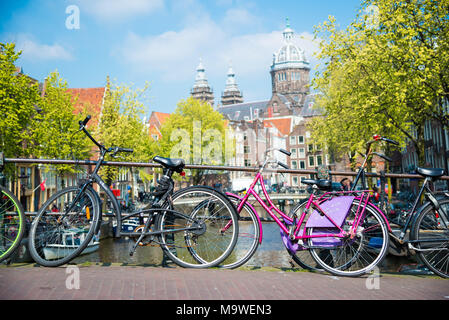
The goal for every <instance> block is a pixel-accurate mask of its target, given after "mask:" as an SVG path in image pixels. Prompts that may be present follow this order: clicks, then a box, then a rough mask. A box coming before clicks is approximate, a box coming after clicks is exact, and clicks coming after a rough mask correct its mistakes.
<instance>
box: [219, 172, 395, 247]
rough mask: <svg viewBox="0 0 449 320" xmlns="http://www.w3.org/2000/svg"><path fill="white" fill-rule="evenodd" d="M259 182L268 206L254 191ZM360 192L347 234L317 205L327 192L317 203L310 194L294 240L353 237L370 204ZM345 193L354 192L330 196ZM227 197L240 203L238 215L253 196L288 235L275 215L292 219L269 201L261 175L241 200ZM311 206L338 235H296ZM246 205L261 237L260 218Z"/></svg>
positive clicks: (232, 195) (285, 228) (235, 196)
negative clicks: (357, 204)
mask: <svg viewBox="0 0 449 320" xmlns="http://www.w3.org/2000/svg"><path fill="white" fill-rule="evenodd" d="M259 181H260V185H261V187H262V192H263V194H264V196H265V198H266V200H267V202H268V204H269V206H268V205H266V204H265V202H264V201H263V199H262V198H261V197H260V196H259V194H258V193H257V192H256V191H255V190H254V187H255V186H256V184H257V182H259ZM360 192H361V193H362V195H361V197H356V199H358V200H359V206H358V208H357V212H356V215H355V217H356V221H354V223H353V225H352V226H351V229H350V231H349V232H346V231H344V230H343V229H342V228H341V227H340V226H339V225H338V224H337V223H336V222H335V221H334V220H333V219H332V218H331V217H329V215H327V214H326V212H324V211H323V210H322V209H321V207H320V206H319V203H321V202H322V201H324V200H325V197H326V196H327V195H329V194H330V193H329V192H328V193H325V194H324V195H322V196H321V197H320V198H318V199H317V202H315V201H314V199H316V198H315V197H314V195H313V194H312V195H311V196H310V197H309V200H308V202H307V204H306V207H305V210H304V212H303V213H302V215H301V217H300V218H299V221H298V223H297V225H296V228H295V231H294V235H295V240H299V239H309V238H329V237H334V238H343V237H345V236H347V235H348V234H349V235H351V236H354V235H355V232H356V230H357V227H358V225H359V223H360V221H361V219H362V217H363V213H364V212H365V209H366V207H367V205H368V203H370V202H369V198H370V194H369V191H368V190H367V191H360ZM345 193H347V194H354V191H342V192H337V193H335V192H333V193H332V194H333V195H335V194H345ZM227 195H229V196H231V197H234V198H237V199H240V202H239V204H238V206H237V212H239V213H240V212H241V210H242V208H243V206H244V205H245V203H247V201H248V198H249V197H250V196H251V195H252V196H254V198H256V200H257V201H258V202H259V203H260V205H261V206H262V207H263V208H264V209H265V211H267V212H268V214H269V215H270V216H271V217H272V218H273V219H274V221H275V222H276V223H277V224H278V225H279V227H280V228H281V229H282V230H283V231H284V232H285V233H286V234H289V232H290V231H289V229H288V227H287V226H286V225H285V224H284V223H283V222H282V221H281V220H280V219H279V218H278V217H277V215H276V214H275V213H277V214H279V215H280V216H281V217H282V219H284V221H287V223H288V224H293V219H292V218H290V217H289V216H287V215H286V214H285V213H283V212H282V211H280V210H279V209H278V208H277V207H276V206H275V205H274V203H273V201H272V200H271V199H270V196H269V195H268V193H267V190H266V188H265V183H264V181H263V177H262V174H261V173H260V172H259V173H257V175H256V177H255V178H254V181H253V183H252V184H251V186H250V187H249V189H248V191H247V192H246V194H245V196H244V197H243V198H242V197H239V196H238V195H235V194H232V193H227ZM312 204H313V206H314V208H316V209H317V210H318V211H319V213H320V214H322V215H323V216H325V217H326V218H327V219H328V220H329V221H330V222H331V223H332V224H333V225H334V226H335V228H337V229H338V231H339V233H337V234H336V233H329V234H314V235H310V236H308V235H306V228H304V230H303V233H302V235H298V234H299V232H300V227H301V225H302V223H303V222H304V219H305V217H306V212H307V211H308V210H309V208H310V206H311V205H312ZM248 205H249V206H250V207H251V209H252V210H253V211H254V213H255V214H256V216H257V219H258V223H259V229H260V232H261V235H262V223H261V221H260V217H259V215H258V214H257V211H256V210H255V209H254V207H253V206H252V205H251V204H249V203H248ZM362 205H363V208H362V209H361V206H362ZM370 205H371V206H373V207H374V208H375V209H376V210H377V211H378V212H379V213H381V215H382V217H383V218H384V220H385V221H386V223H387V226H388V229H389V230H391V228H390V225H389V223H388V220H387V219H386V218H385V215H384V214H383V212H382V211H380V210H379V209H377V207H375V206H374V205H372V204H371V203H370ZM273 210H274V212H275V213H273ZM259 242H260V243H262V236H261V237H260V240H259Z"/></svg>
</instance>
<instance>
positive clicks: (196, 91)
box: [190, 59, 214, 106]
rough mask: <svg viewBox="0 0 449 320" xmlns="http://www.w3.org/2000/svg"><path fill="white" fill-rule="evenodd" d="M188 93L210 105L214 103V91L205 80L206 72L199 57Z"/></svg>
mask: <svg viewBox="0 0 449 320" xmlns="http://www.w3.org/2000/svg"><path fill="white" fill-rule="evenodd" d="M190 94H191V96H192V97H193V98H195V99H198V100H203V101H206V102H208V103H209V104H210V105H211V106H213V105H214V93H213V90H212V88H211V87H210V86H209V83H208V82H207V77H206V72H205V69H204V66H203V62H202V60H201V59H200V64H199V65H198V67H197V68H196V77H195V84H194V85H193V88H192V90H191V91H190Z"/></svg>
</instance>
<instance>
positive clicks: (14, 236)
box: [0, 186, 26, 262]
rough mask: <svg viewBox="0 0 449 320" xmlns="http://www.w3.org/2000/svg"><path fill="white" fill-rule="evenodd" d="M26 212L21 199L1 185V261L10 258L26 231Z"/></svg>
mask: <svg viewBox="0 0 449 320" xmlns="http://www.w3.org/2000/svg"><path fill="white" fill-rule="evenodd" d="M25 221H26V220H25V212H24V210H23V206H22V204H21V203H20V201H19V199H17V198H16V196H15V195H14V194H13V193H12V192H11V191H9V190H7V189H5V188H3V187H1V186H0V262H2V261H4V260H5V259H7V258H9V257H10V256H11V254H13V253H14V251H15V250H16V249H17V247H18V246H19V245H20V242H21V241H22V239H23V235H24V233H25V228H26V226H25V224H26V223H25Z"/></svg>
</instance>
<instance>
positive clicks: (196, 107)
mask: <svg viewBox="0 0 449 320" xmlns="http://www.w3.org/2000/svg"><path fill="white" fill-rule="evenodd" d="M161 134H162V139H161V140H160V141H159V148H158V152H159V154H160V155H162V156H165V157H173V158H183V159H184V160H185V161H186V163H194V164H210V165H221V164H223V163H224V159H225V143H226V141H225V140H226V136H225V121H224V119H223V116H222V115H221V114H220V113H219V112H218V111H215V110H214V109H213V108H212V106H211V105H210V104H208V103H207V102H204V101H200V100H197V99H194V98H191V97H190V98H188V99H187V100H181V101H180V102H179V103H178V106H177V108H176V110H175V112H174V113H172V114H171V115H170V118H169V119H168V120H167V121H166V122H165V123H164V125H163V126H162V128H161ZM204 173H206V172H205V171H204V170H200V171H198V172H193V178H194V183H195V184H199V183H200V181H201V179H202V175H203V174H204Z"/></svg>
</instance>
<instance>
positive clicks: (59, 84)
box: [33, 71, 90, 175]
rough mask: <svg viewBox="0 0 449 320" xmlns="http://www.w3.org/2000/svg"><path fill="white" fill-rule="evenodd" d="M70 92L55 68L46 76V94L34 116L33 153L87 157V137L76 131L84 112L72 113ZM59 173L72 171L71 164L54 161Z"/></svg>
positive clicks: (88, 147)
mask: <svg viewBox="0 0 449 320" xmlns="http://www.w3.org/2000/svg"><path fill="white" fill-rule="evenodd" d="M72 100H73V98H72V95H71V94H70V92H68V91H67V82H66V81H65V80H63V79H61V77H60V75H59V73H58V72H57V71H55V72H52V73H51V74H50V75H49V76H48V77H47V79H46V89H45V97H44V98H43V99H42V102H41V111H40V112H39V114H38V115H37V116H36V122H35V126H34V128H33V138H34V141H35V142H36V146H35V148H34V155H35V156H36V157H40V158H50V159H87V158H89V150H90V146H89V141H88V139H86V137H85V136H84V135H82V134H76V133H77V132H78V129H79V125H78V121H79V120H82V119H84V117H85V114H82V113H80V114H74V108H73V104H74V101H72ZM54 167H55V168H56V170H57V172H58V174H59V175H63V174H64V173H73V172H75V170H76V169H75V167H73V166H72V165H55V166H54Z"/></svg>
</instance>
